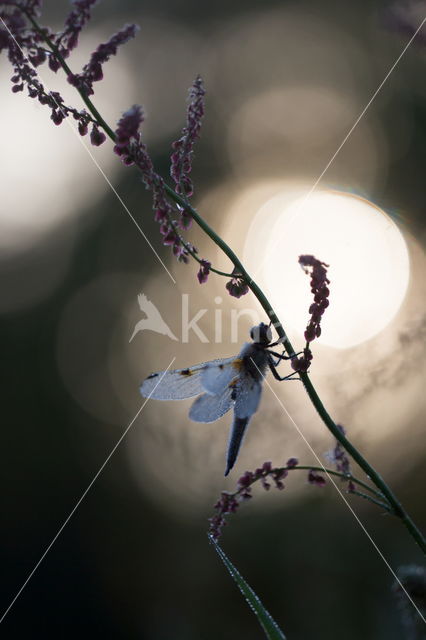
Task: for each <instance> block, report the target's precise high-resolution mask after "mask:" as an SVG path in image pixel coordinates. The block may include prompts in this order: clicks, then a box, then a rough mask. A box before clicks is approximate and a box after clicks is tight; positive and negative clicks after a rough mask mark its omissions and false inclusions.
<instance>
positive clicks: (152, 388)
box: [140, 358, 235, 400]
mask: <svg viewBox="0 0 426 640" xmlns="http://www.w3.org/2000/svg"><path fill="white" fill-rule="evenodd" d="M232 360H235V358H219V359H217V360H210V361H209V362H202V363H200V364H196V365H194V366H193V367H188V368H187V369H174V370H173V371H166V372H164V371H158V372H157V373H151V375H149V376H148V377H147V378H146V379H145V380H144V382H143V383H142V384H141V386H140V392H141V394H142V395H143V396H144V397H145V398H154V400H184V399H185V398H192V397H194V396H198V395H200V394H201V393H204V391H206V389H205V387H204V383H203V374H204V372H205V371H206V369H207V368H209V367H212V368H213V369H214V370H216V369H217V370H218V371H221V367H222V366H225V365H227V364H228V363H229V362H230V361H232Z"/></svg>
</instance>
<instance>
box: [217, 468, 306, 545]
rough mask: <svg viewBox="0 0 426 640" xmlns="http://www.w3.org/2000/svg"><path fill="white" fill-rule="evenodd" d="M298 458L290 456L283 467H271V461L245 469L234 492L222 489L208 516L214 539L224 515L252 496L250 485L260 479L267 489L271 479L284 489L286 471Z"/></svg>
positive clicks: (218, 532)
mask: <svg viewBox="0 0 426 640" xmlns="http://www.w3.org/2000/svg"><path fill="white" fill-rule="evenodd" d="M297 464H298V460H297V459H296V458H290V459H289V460H288V461H287V463H286V466H285V467H281V468H276V469H273V468H272V464H271V462H264V463H263V465H262V466H261V467H259V468H258V469H256V471H254V472H252V471H246V472H245V473H244V474H243V475H242V476H241V478H240V479H239V480H238V485H237V490H236V491H235V492H234V493H228V492H227V491H222V493H221V496H220V498H219V500H218V501H217V502H216V504H215V505H214V508H215V509H216V514H215V515H214V516H212V517H211V518H209V522H210V528H209V534H210V535H211V536H212V538H213V539H214V540H218V539H219V537H220V535H221V533H222V528H223V527H224V526H225V525H226V524H227V522H226V519H225V516H227V515H229V514H230V513H235V512H236V511H237V510H238V507H239V506H240V504H241V502H243V501H244V500H249V499H250V498H251V497H252V493H251V486H252V484H254V483H255V482H257V481H258V480H260V482H261V484H262V486H263V488H264V489H265V490H266V491H269V489H270V488H271V486H272V485H271V482H270V481H272V482H273V483H274V485H275V487H276V488H277V489H279V490H282V489H284V483H283V479H284V478H286V477H287V475H288V471H289V470H290V469H293V468H295V467H296V466H297Z"/></svg>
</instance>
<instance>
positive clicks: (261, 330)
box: [250, 322, 272, 346]
mask: <svg viewBox="0 0 426 640" xmlns="http://www.w3.org/2000/svg"><path fill="white" fill-rule="evenodd" d="M250 338H251V339H252V340H253V342H255V343H256V344H264V345H265V346H266V345H267V344H269V343H270V342H272V331H271V328H270V327H269V326H268V325H267V324H265V323H264V322H261V323H260V324H259V325H258V326H257V327H253V328H252V329H251V330H250Z"/></svg>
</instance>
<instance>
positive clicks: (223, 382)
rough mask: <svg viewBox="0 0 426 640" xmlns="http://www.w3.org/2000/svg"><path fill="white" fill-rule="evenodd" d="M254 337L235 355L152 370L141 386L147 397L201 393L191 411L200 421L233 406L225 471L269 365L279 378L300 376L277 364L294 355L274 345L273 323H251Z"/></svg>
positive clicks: (235, 454)
mask: <svg viewBox="0 0 426 640" xmlns="http://www.w3.org/2000/svg"><path fill="white" fill-rule="evenodd" d="M250 337H251V339H252V342H246V343H245V344H244V345H243V347H242V349H241V351H240V353H239V354H238V355H236V356H232V357H230V358H219V359H216V360H210V361H208V362H202V363H200V364H196V365H194V366H192V367H188V368H186V369H175V370H173V371H158V372H157V373H151V375H149V376H148V377H147V378H146V379H145V380H144V382H143V383H142V385H141V387H140V392H141V394H142V395H143V396H144V397H145V398H153V399H155V400H184V399H185V398H192V397H194V396H199V397H198V398H197V399H196V400H195V401H194V402H193V404H192V406H191V408H190V410H189V417H190V419H191V420H194V421H195V422H205V423H208V422H215V421H216V420H218V419H219V418H221V417H222V416H223V415H225V413H227V412H228V411H229V410H230V409H231V408H233V410H234V418H233V422H232V426H231V433H230V437H229V444H228V451H227V456H226V469H225V476H227V475H228V474H229V472H230V471H231V469H232V468H233V466H234V464H235V462H236V460H237V457H238V453H239V451H240V448H241V444H242V441H243V437H244V435H245V433H246V430H247V427H248V424H249V422H250V419H251V417H252V416H253V414H254V413H255V412H256V411H257V408H258V406H259V402H260V398H261V394H262V382H263V379H264V377H265V375H266V373H267V370H268V369H270V371H271V372H272V374H273V376H274V378H275V379H276V380H280V381H282V380H290V379H295V378H292V376H294V375H295V374H296V372H293V373H291V374H290V375H288V376H284V377H281V376H280V375H279V373H278V371H277V369H276V367H277V366H278V364H279V363H280V362H281V360H289V359H290V356H286V355H284V354H280V353H277V352H275V351H272V350H271V347H274V346H276V345H278V344H280V343H281V342H282V339H279V340H277V341H276V342H272V331H271V328H270V325H266V324H265V323H263V322H261V323H260V324H259V325H258V326H256V327H253V328H252V329H251V331H250ZM291 357H294V356H291ZM274 358H276V360H275V359H274Z"/></svg>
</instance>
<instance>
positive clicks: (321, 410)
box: [21, 9, 426, 554]
mask: <svg viewBox="0 0 426 640" xmlns="http://www.w3.org/2000/svg"><path fill="white" fill-rule="evenodd" d="M21 10H22V9H21ZM24 13H25V12H24ZM25 15H26V16H27V18H28V20H29V21H30V22H31V24H32V25H33V27H34V28H35V29H36V30H37V31H38V33H39V34H41V35H42V37H43V38H44V40H45V42H46V44H47V45H48V46H49V47H50V49H51V50H52V52H53V53H54V54H55V56H56V57H57V58H58V60H59V62H60V64H61V66H62V68H63V69H64V71H65V73H66V74H67V75H71V74H72V71H71V69H70V68H69V67H68V65H67V63H66V62H65V60H64V59H63V57H62V56H61V54H60V53H59V51H58V50H57V49H56V47H55V45H54V44H53V42H52V41H51V40H50V38H49V37H48V36H47V35H46V33H45V32H43V31H42V30H41V29H40V27H39V25H38V24H37V23H36V21H35V20H34V19H33V17H32V16H30V15H28V14H27V13H25ZM77 91H78V92H79V94H80V96H81V98H82V100H83V101H84V103H85V104H86V106H87V108H88V109H89V111H90V112H91V114H92V115H93V116H94V117H95V119H96V120H97V122H98V123H99V125H100V126H101V127H102V128H103V129H104V131H105V133H106V134H107V135H108V136H109V138H110V139H111V140H112V141H113V142H115V134H114V131H113V130H112V129H111V128H110V127H109V126H108V124H107V123H106V122H105V120H104V119H103V118H102V116H101V115H100V113H99V111H98V110H97V109H96V107H95V106H94V104H93V103H92V101H91V100H90V98H88V96H86V95H85V92H84V91H82V90H81V89H77ZM164 186H165V190H166V193H167V195H168V196H169V197H170V198H171V199H172V200H173V201H174V202H175V203H176V204H178V205H179V206H181V207H184V208H185V209H186V210H187V211H188V212H189V213H190V214H191V216H192V218H193V220H195V222H196V223H197V224H198V226H199V227H200V228H201V229H203V231H204V232H205V233H206V234H207V235H208V236H209V237H210V238H211V240H213V242H214V243H215V244H216V245H217V246H218V247H219V248H220V249H222V251H223V252H224V253H225V255H226V256H227V257H228V258H229V259H230V260H231V262H232V264H233V265H234V267H235V269H236V270H237V272H238V273H239V274H241V277H242V278H243V279H244V281H245V282H246V284H247V286H248V287H249V288H250V290H251V291H252V293H253V295H254V296H255V297H256V298H257V300H258V301H259V302H260V304H261V306H262V308H263V309H264V311H265V313H266V315H267V316H268V318H269V319H270V320H271V322H272V324H273V325H274V327H275V329H276V331H277V333H278V335H279V337H280V338H281V341H282V344H283V345H284V348H285V350H286V351H287V353H288V355H289V356H290V357H293V356H295V355H296V354H295V351H294V349H293V346H292V344H291V342H290V340H289V339H288V337H287V334H286V332H285V331H284V328H283V326H282V324H281V322H280V320H279V319H278V316H277V314H276V313H275V311H274V309H273V308H272V305H271V304H270V302H269V300H268V299H267V297H266V296H265V294H264V293H263V291H262V290H261V289H260V287H259V285H258V284H257V283H256V282H255V281H254V280H253V279H252V278H251V276H250V275H249V273H248V272H247V271H246V269H245V268H244V266H243V265H242V263H241V262H240V260H239V258H238V256H237V255H236V254H235V253H234V251H233V250H232V249H231V247H229V246H228V245H227V243H226V242H225V241H224V240H223V239H222V238H221V237H220V236H218V235H217V233H216V232H215V231H214V230H213V229H212V227H210V225H209V224H208V223H207V222H206V221H205V220H204V219H203V218H202V217H201V216H200V214H199V213H198V212H197V211H196V210H195V209H194V208H193V207H192V206H191V205H189V204H188V203H187V202H186V201H185V199H184V198H182V197H181V196H180V195H179V194H177V193H176V192H175V191H174V190H173V189H172V188H171V187H169V186H168V185H167V184H164ZM300 378H301V380H302V382H303V385H304V387H305V389H306V392H307V394H308V396H309V398H310V399H311V401H312V403H313V405H314V406H315V408H316V410H317V412H318V414H319V416H320V418H321V419H322V421H323V422H324V424H325V425H326V427H327V428H328V429H329V430H330V431H331V433H332V434H333V436H334V437H335V438H336V440H337V441H338V442H340V444H341V445H342V446H343V447H344V448H345V449H346V451H347V452H348V453H349V455H351V456H352V458H353V459H354V460H355V461H356V462H357V463H358V465H359V466H360V467H361V469H362V470H363V471H364V472H365V473H366V474H367V476H368V477H369V478H370V479H371V481H372V482H373V483H374V484H375V485H376V487H377V488H378V489H379V490H380V491H381V492H382V493H383V495H384V496H385V497H386V499H387V500H388V502H389V504H390V505H391V506H392V508H393V511H394V513H395V515H397V516H398V517H399V518H400V519H401V520H402V522H403V523H404V525H405V526H406V528H407V529H408V531H409V532H410V534H411V535H412V537H413V538H414V540H416V542H417V543H418V545H419V546H420V548H421V549H422V550H423V552H424V553H425V554H426V540H425V539H424V537H423V535H422V533H421V532H420V530H419V529H418V528H417V526H416V525H415V524H414V522H413V521H412V519H411V518H410V517H409V515H408V514H407V513H406V511H405V510H404V508H403V507H402V505H401V504H400V502H399V501H398V500H397V498H396V497H395V496H394V494H393V493H392V491H391V490H390V489H389V487H388V486H387V484H386V483H385V481H384V480H383V479H382V477H381V476H380V475H379V474H378V473H377V471H375V470H374V469H373V467H372V466H371V465H370V464H369V463H368V462H367V460H366V459H365V458H364V457H363V456H362V455H361V453H360V452H359V451H358V450H357V449H356V448H355V447H354V446H353V445H352V444H351V443H350V442H349V440H348V439H347V438H346V437H345V436H344V435H343V433H342V432H341V430H340V429H339V428H338V426H337V425H336V424H335V422H334V421H333V420H332V419H331V417H330V416H329V414H328V413H327V411H326V409H325V407H324V405H323V404H322V402H321V400H320V398H319V396H318V394H317V392H316V391H315V389H314V386H313V385H312V382H311V381H310V378H309V376H308V374H307V373H300Z"/></svg>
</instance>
